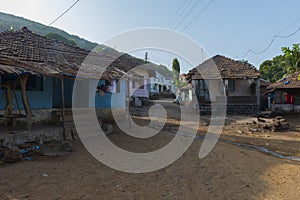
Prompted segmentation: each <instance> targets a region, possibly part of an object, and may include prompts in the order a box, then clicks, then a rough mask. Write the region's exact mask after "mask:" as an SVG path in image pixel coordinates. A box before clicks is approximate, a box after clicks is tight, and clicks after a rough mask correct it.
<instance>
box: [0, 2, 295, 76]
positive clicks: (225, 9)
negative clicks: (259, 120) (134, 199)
mask: <svg viewBox="0 0 300 200" xmlns="http://www.w3.org/2000/svg"><path fill="white" fill-rule="evenodd" d="M74 2H75V0H26V1H24V0H9V1H8V0H0V11H1V12H5V13H9V14H13V15H16V16H21V17H24V18H27V19H30V20H33V21H36V22H40V23H42V24H45V25H48V24H50V23H51V22H52V21H53V20H54V19H55V18H57V17H58V16H59V15H60V14H61V13H63V12H64V11H65V10H66V9H67V8H68V7H70V6H71V5H72V4H73V3H74ZM299 8H300V1H299V0H289V1H286V0H251V1H245V0H244V1H243V0H148V1H145V0H106V1H105V0H80V1H79V2H78V3H77V4H76V5H75V6H74V7H73V8H72V9H71V10H70V11H69V12H68V13H66V14H65V15H64V16H63V17H62V18H60V19H59V20H58V21H57V22H55V23H54V24H53V25H52V26H53V27H57V28H60V29H63V30H65V31H67V32H68V33H71V34H74V35H78V36H80V37H83V38H85V39H87V40H90V41H93V42H97V43H104V42H105V41H107V40H108V39H110V38H111V37H113V36H115V35H118V34H120V33H123V32H126V31H130V30H132V29H140V28H145V27H157V28H168V29H171V30H175V31H178V32H179V33H182V34H185V35H186V36H188V37H190V38H191V39H193V40H195V41H196V42H197V43H199V44H200V45H201V46H202V47H203V48H204V50H205V51H206V52H207V53H208V55H210V56H214V55H217V54H221V55H224V56H227V57H230V58H233V59H237V60H240V59H243V60H247V61H248V62H249V63H251V64H253V65H254V66H256V67H257V68H259V65H260V64H261V63H262V62H263V61H264V60H267V59H272V58H273V57H275V56H277V55H278V54H280V53H281V47H283V46H292V44H294V43H299V42H300V40H299V37H300V31H299V32H297V33H295V34H294V35H292V36H290V37H287V38H278V37H277V38H276V39H275V40H274V41H273V43H272V45H271V46H270V47H269V48H267V47H268V46H269V44H270V42H271V41H272V39H273V37H274V35H278V36H288V35H290V34H292V33H294V32H296V30H297V29H298V28H300V12H299ZM168 39H169V40H170V41H169V42H170V43H173V42H176V39H172V38H168ZM113 48H117V49H118V47H113ZM266 48H267V50H266V51H265V52H263V53H260V54H253V53H248V54H247V55H246V56H245V54H246V53H247V52H248V51H249V50H250V49H252V50H253V51H256V52H259V51H263V50H265V49H266ZM191 51H192V50H191ZM144 53H145V50H144V51H140V52H133V54H134V55H137V56H139V57H141V58H143V57H144ZM148 55H149V60H150V61H152V62H156V63H161V64H165V65H167V66H168V67H170V66H171V63H172V56H173V55H167V54H163V53H159V52H156V51H150V50H149V52H148ZM178 56H180V55H178ZM199 56H200V55H199ZM181 61H182V62H181ZM180 62H181V66H182V68H183V71H184V72H186V71H187V70H188V69H189V68H191V67H192V66H190V65H189V64H188V61H187V62H185V61H184V60H180Z"/></svg>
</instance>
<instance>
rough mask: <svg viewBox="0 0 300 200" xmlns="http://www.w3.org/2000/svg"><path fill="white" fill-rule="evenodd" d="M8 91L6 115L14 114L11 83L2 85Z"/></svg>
mask: <svg viewBox="0 0 300 200" xmlns="http://www.w3.org/2000/svg"><path fill="white" fill-rule="evenodd" d="M2 86H4V87H5V89H6V113H5V114H6V115H11V114H12V107H13V106H12V97H11V87H10V84H9V83H5V84H4V85H2Z"/></svg>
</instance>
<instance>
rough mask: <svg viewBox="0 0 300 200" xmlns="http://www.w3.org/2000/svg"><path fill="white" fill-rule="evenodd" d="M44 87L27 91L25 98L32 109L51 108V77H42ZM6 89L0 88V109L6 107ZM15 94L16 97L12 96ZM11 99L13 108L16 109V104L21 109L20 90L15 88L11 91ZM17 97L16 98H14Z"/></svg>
mask: <svg viewBox="0 0 300 200" xmlns="http://www.w3.org/2000/svg"><path fill="white" fill-rule="evenodd" d="M43 81H44V83H43V84H44V88H43V91H27V93H26V94H27V99H28V102H29V105H30V107H31V108H32V109H45V108H52V96H53V90H52V87H53V85H52V78H48V77H45V78H44V80H43ZM5 93H6V90H5V89H1V90H0V100H1V102H0V110H5V108H6V94H5ZM14 94H15V95H16V98H15V96H14ZM12 99H13V110H18V106H17V105H18V104H19V106H20V109H23V103H22V96H21V91H20V90H16V91H13V92H12ZM16 99H17V100H16Z"/></svg>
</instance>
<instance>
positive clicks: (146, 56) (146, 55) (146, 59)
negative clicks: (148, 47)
mask: <svg viewBox="0 0 300 200" xmlns="http://www.w3.org/2000/svg"><path fill="white" fill-rule="evenodd" d="M147 63H148V52H146V53H145V64H147Z"/></svg>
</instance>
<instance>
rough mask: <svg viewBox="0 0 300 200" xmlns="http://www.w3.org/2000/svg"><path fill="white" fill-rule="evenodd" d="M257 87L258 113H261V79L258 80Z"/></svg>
mask: <svg viewBox="0 0 300 200" xmlns="http://www.w3.org/2000/svg"><path fill="white" fill-rule="evenodd" d="M255 85H256V89H255V92H256V105H257V113H260V78H258V79H256V84H255Z"/></svg>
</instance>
